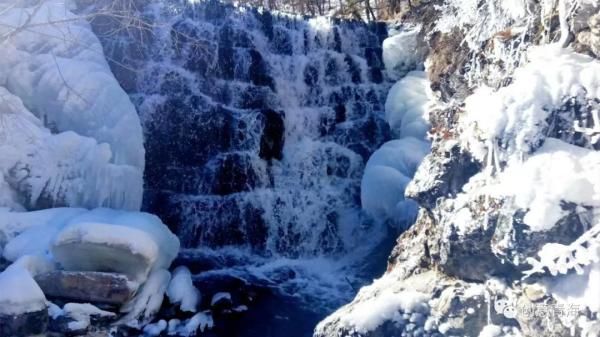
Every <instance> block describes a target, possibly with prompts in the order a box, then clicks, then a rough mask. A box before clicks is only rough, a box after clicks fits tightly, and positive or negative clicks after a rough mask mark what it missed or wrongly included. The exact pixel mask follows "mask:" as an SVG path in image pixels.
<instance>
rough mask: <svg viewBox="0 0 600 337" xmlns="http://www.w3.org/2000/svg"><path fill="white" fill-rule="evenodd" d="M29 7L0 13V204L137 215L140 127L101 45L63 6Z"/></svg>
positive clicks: (49, 2) (24, 4)
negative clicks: (111, 209) (120, 211)
mask: <svg viewBox="0 0 600 337" xmlns="http://www.w3.org/2000/svg"><path fill="white" fill-rule="evenodd" d="M28 4H29V2H25V1H24V2H15V3H13V4H11V6H4V5H0V8H2V10H1V11H0V34H1V35H2V36H3V37H5V39H4V40H3V41H2V47H1V48H2V55H3V57H2V60H0V74H1V75H0V120H1V122H2V123H3V128H2V131H0V136H1V137H2V139H3V140H5V141H2V142H0V144H2V145H0V156H1V157H2V158H3V160H2V163H0V205H2V206H8V207H11V208H13V209H22V208H28V209H37V208H47V207H53V206H83V207H89V208H93V207H100V206H106V207H115V208H124V209H130V210H137V209H139V207H140V205H141V198H142V192H143V177H142V173H143V170H144V148H143V136H142V129H141V124H140V121H139V118H138V116H137V113H136V111H135V108H134V106H133V104H132V103H131V102H130V100H129V98H128V96H127V94H126V93H125V92H124V91H123V89H122V88H121V87H120V86H119V84H118V83H117V81H116V79H115V78H114V77H113V75H112V73H111V71H110V68H109V66H108V63H107V62H106V60H105V58H104V54H103V50H102V46H101V45H100V42H99V41H98V39H97V38H96V37H95V35H94V34H93V32H92V30H91V28H90V27H89V24H88V23H87V22H86V21H85V19H83V18H79V17H77V16H76V15H74V14H73V13H71V12H70V10H69V9H70V8H69V6H70V5H69V4H67V3H65V2H63V1H54V0H45V1H41V3H40V5H39V6H33V4H32V6H31V7H27V5H28ZM5 7H6V8H5ZM18 27H24V28H26V29H17V28H18ZM82 74H85V76H82ZM21 202H24V203H25V204H24V205H23V204H21ZM23 206H24V207H23Z"/></svg>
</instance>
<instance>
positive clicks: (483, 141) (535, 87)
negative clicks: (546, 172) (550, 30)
mask: <svg viewBox="0 0 600 337" xmlns="http://www.w3.org/2000/svg"><path fill="white" fill-rule="evenodd" d="M528 56H529V61H530V62H529V63H528V64H527V65H525V66H522V67H520V68H518V69H517V70H516V71H515V73H514V76H513V83H512V84H510V85H508V86H506V87H503V88H501V89H499V90H497V91H494V90H493V89H491V88H489V87H481V88H479V89H477V90H476V91H475V93H474V94H473V95H471V96H469V97H468V98H467V99H466V101H465V113H464V114H463V115H462V117H461V128H462V129H463V132H462V134H461V139H462V141H463V142H464V144H465V145H466V147H467V148H468V149H469V150H470V151H471V152H472V153H473V154H474V155H475V156H476V157H477V159H479V160H482V161H483V159H484V158H485V157H486V155H487V154H488V153H489V152H490V151H493V150H494V147H495V146H497V144H498V145H500V146H501V148H502V149H503V151H502V152H503V154H505V155H507V156H510V155H511V154H519V155H522V154H529V153H530V152H531V151H532V150H534V149H535V147H536V146H537V145H539V144H540V143H541V141H543V139H544V130H545V129H546V127H547V126H548V123H547V118H548V117H549V116H550V114H551V113H552V110H553V109H554V108H558V107H560V105H561V103H562V102H563V100H564V99H566V98H569V97H581V98H584V99H597V98H598V97H600V90H599V88H600V62H598V61H597V60H595V59H593V58H591V57H588V56H584V55H581V54H577V53H575V52H573V51H571V50H568V49H562V48H559V47H558V46H556V45H546V46H539V47H534V48H531V49H530V51H529V53H528ZM596 117H597V116H596ZM596 121H598V119H597V118H596ZM499 155H501V156H502V154H499ZM499 159H506V158H499Z"/></svg>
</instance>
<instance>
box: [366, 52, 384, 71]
mask: <svg viewBox="0 0 600 337" xmlns="http://www.w3.org/2000/svg"><path fill="white" fill-rule="evenodd" d="M365 59H366V60H367V65H368V66H369V67H371V68H377V69H383V67H384V66H383V49H382V48H380V47H377V48H365Z"/></svg>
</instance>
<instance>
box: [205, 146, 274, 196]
mask: <svg viewBox="0 0 600 337" xmlns="http://www.w3.org/2000/svg"><path fill="white" fill-rule="evenodd" d="M263 163H264V162H261V159H260V158H258V157H254V156H252V155H250V154H244V153H239V152H236V153H229V154H223V155H219V156H217V157H216V158H215V159H213V160H211V161H210V162H208V163H207V165H206V168H207V169H209V170H210V173H209V174H207V175H206V176H208V177H210V178H208V179H209V181H210V182H209V189H208V192H209V193H210V194H217V195H227V194H233V193H239V192H244V191H250V190H252V189H255V188H258V187H267V186H268V185H269V180H268V179H267V180H264V178H265V177H267V172H266V166H265V165H263Z"/></svg>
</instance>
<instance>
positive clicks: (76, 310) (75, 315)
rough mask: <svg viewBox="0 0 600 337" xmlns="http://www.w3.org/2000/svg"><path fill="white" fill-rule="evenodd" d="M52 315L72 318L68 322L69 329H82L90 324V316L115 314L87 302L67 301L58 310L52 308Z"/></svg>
mask: <svg viewBox="0 0 600 337" xmlns="http://www.w3.org/2000/svg"><path fill="white" fill-rule="evenodd" d="M53 311H54V312H53V315H56V316H67V317H69V318H71V319H73V321H72V322H69V323H68V328H69V330H73V331H74V330H83V329H86V328H87V327H88V326H90V323H91V319H90V318H91V316H96V317H106V318H108V317H114V316H115V314H114V313H112V312H109V311H104V310H101V309H98V308H97V307H95V306H93V305H91V304H89V303H67V304H65V306H64V307H63V308H62V310H61V311H60V312H59V311H58V310H56V308H54V309H53Z"/></svg>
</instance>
